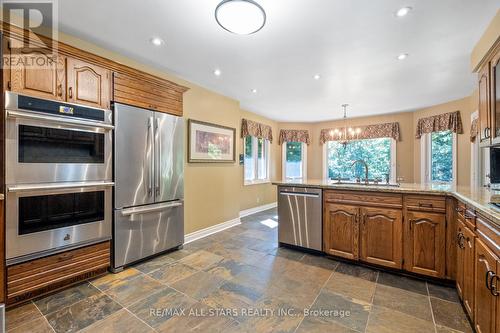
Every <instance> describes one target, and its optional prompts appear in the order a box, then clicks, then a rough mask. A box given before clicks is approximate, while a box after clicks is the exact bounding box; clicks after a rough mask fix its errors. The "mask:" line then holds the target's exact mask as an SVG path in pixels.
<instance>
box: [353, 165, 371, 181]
mask: <svg viewBox="0 0 500 333" xmlns="http://www.w3.org/2000/svg"><path fill="white" fill-rule="evenodd" d="M357 163H361V164H363V166H364V167H365V184H368V164H367V163H366V162H365V161H363V160H356V161H354V162H352V165H351V167H353V166H355V165H356V164H357Z"/></svg>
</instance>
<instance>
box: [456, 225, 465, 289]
mask: <svg viewBox="0 0 500 333" xmlns="http://www.w3.org/2000/svg"><path fill="white" fill-rule="evenodd" d="M464 230H465V224H464V223H463V222H462V221H460V220H459V221H458V223H457V235H456V246H457V275H456V286H457V293H458V296H459V297H460V299H463V290H464V258H465V235H464Z"/></svg>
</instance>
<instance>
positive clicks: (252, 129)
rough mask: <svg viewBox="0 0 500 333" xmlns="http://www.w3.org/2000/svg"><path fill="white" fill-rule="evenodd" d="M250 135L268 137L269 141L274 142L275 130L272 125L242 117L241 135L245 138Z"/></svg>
mask: <svg viewBox="0 0 500 333" xmlns="http://www.w3.org/2000/svg"><path fill="white" fill-rule="evenodd" d="M248 135H250V136H254V137H256V138H262V139H267V140H269V142H273V130H272V128H271V126H269V125H265V124H261V123H258V122H256V121H252V120H248V119H242V120H241V137H242V138H244V137H246V136H248Z"/></svg>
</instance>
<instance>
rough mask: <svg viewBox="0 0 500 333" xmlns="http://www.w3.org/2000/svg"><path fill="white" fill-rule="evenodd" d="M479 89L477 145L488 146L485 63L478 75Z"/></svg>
mask: <svg viewBox="0 0 500 333" xmlns="http://www.w3.org/2000/svg"><path fill="white" fill-rule="evenodd" d="M478 89H479V105H478V109H479V140H480V141H479V143H480V144H481V145H488V144H489V143H490V139H491V114H490V63H489V62H488V63H486V64H485V65H484V66H483V68H482V69H481V70H480V71H479V73H478Z"/></svg>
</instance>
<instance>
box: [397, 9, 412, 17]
mask: <svg viewBox="0 0 500 333" xmlns="http://www.w3.org/2000/svg"><path fill="white" fill-rule="evenodd" d="M411 10H412V8H411V7H403V8H400V9H398V11H397V12H396V16H397V17H403V16H406V15H408V13H409V12H410V11H411Z"/></svg>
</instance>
